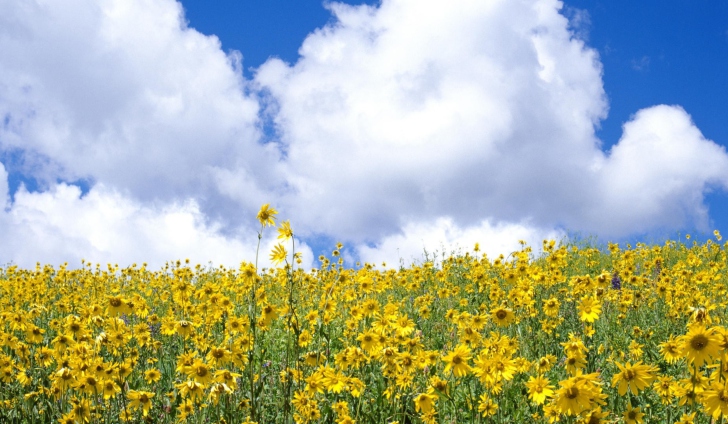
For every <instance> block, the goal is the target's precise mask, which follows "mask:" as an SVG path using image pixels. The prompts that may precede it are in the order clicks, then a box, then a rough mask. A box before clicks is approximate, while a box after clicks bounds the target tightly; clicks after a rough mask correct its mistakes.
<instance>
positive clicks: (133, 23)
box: [0, 0, 277, 199]
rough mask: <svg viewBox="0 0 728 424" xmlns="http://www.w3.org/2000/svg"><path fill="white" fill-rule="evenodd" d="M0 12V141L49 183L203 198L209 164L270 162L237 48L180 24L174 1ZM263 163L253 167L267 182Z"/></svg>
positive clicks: (43, 5) (38, 5)
mask: <svg viewBox="0 0 728 424" xmlns="http://www.w3.org/2000/svg"><path fill="white" fill-rule="evenodd" d="M0 16H2V18H0V19H2V24H0V51H2V52H3V58H2V60H1V62H0V81H2V82H3V83H2V84H0V117H4V125H2V127H0V146H1V147H2V148H3V149H5V150H9V149H20V150H22V151H23V152H24V157H25V162H26V163H25V165H26V171H29V172H32V173H33V174H34V176H35V177H36V178H39V179H41V180H42V181H44V182H45V183H46V184H52V183H54V182H55V181H56V179H59V178H60V179H62V180H66V181H73V180H76V179H90V180H93V181H99V182H103V183H106V184H110V185H113V186H115V187H119V188H123V189H128V190H129V191H130V192H131V193H133V194H134V196H136V197H138V198H142V199H152V198H158V197H163V198H167V199H169V198H173V197H175V196H185V195H190V194H192V195H197V196H199V195H200V194H201V193H204V192H205V190H207V189H209V188H210V187H213V186H214V179H215V172H216V171H217V170H220V169H237V168H246V167H247V168H251V169H254V168H255V167H256V164H259V163H262V162H270V160H269V159H270V158H272V159H273V160H275V157H276V155H277V153H276V152H275V151H273V150H271V149H270V148H268V149H266V148H263V147H261V146H260V145H259V144H258V143H257V139H258V133H259V130H258V129H257V119H258V118H257V114H258V103H257V101H256V100H255V99H252V98H251V97H250V96H249V95H247V94H246V82H245V81H244V80H243V78H242V76H241V73H240V68H241V66H242V65H241V60H242V57H241V56H240V54H239V53H231V54H227V55H226V54H225V53H223V52H222V50H221V48H220V41H219V40H218V39H217V37H215V36H214V35H203V34H201V33H199V32H197V31H195V30H194V29H191V28H188V27H187V25H186V23H185V20H184V15H183V9H182V6H181V5H180V4H179V3H177V2H175V1H173V0H153V1H152V0H134V1H128V0H118V1H116V0H115V1H108V2H102V3H99V2H93V1H86V0H71V1H67V2H62V3H61V2H32V1H30V2H20V3H17V2H2V4H0ZM266 157H267V158H269V159H265V158H266ZM265 169H266V168H264V167H261V168H259V169H255V170H254V171H255V172H251V174H252V175H255V176H256V178H260V179H264V180H265V181H270V177H269V176H268V175H266V171H265ZM259 181H260V180H258V181H256V184H257V183H258V182H259Z"/></svg>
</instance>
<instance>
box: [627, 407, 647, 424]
mask: <svg viewBox="0 0 728 424" xmlns="http://www.w3.org/2000/svg"><path fill="white" fill-rule="evenodd" d="M644 416H645V413H644V412H642V411H641V410H640V408H639V407H637V408H632V405H629V406H627V410H626V411H624V423H625V424H642V422H643V421H642V418H643V417H644Z"/></svg>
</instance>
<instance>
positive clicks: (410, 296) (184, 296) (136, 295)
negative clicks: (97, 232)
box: [0, 205, 728, 424]
mask: <svg viewBox="0 0 728 424" xmlns="http://www.w3.org/2000/svg"><path fill="white" fill-rule="evenodd" d="M276 215H277V211H276V210H275V209H273V208H271V207H270V206H269V205H264V207H263V208H261V211H260V213H259V214H258V219H259V220H260V223H261V227H260V233H259V240H260V239H261V238H262V233H263V231H264V230H265V229H266V228H268V227H271V226H275V225H276ZM278 231H279V239H280V240H281V244H279V245H277V246H276V247H275V248H274V249H273V251H272V253H271V259H272V260H273V262H274V263H277V264H278V265H277V267H276V268H274V269H258V267H257V265H256V264H255V263H248V262H244V263H242V264H241V266H240V267H239V268H238V269H227V268H225V267H217V268H204V267H201V266H199V265H198V266H196V267H190V266H189V264H187V263H186V262H185V263H182V262H176V263H172V264H169V265H168V266H166V267H165V268H163V269H162V270H159V271H150V270H148V269H147V267H146V266H145V265H142V266H141V267H139V266H136V265H134V266H131V267H129V268H124V269H119V267H118V266H111V265H109V266H107V267H106V268H102V267H101V266H99V265H95V266H94V265H92V264H88V263H84V267H83V268H82V269H78V270H70V269H68V268H67V266H61V267H60V268H58V269H55V268H53V267H51V266H45V267H41V266H40V265H39V266H37V267H36V268H35V269H32V270H26V269H19V268H17V267H15V266H8V267H5V268H0V317H1V318H2V322H1V323H0V348H1V350H0V421H2V422H22V421H23V420H27V421H35V422H49V423H50V422H54V423H55V422H59V423H69V424H70V423H89V422H90V423H97V422H99V423H100V422H104V423H113V422H145V421H146V422H162V423H173V422H187V421H188V420H189V421H190V422H228V423H233V422H235V423H237V422H246V423H252V422H259V423H276V422H279V423H284V422H285V423H288V422H297V423H315V422H322V423H324V422H326V423H332V422H335V423H409V422H424V423H435V422H446V423H450V422H499V423H500V422H535V423H554V422H569V423H573V422H583V423H607V422H624V423H642V422H655V423H658V422H659V423H663V422H668V423H693V422H695V423H709V422H712V421H711V420H716V421H717V420H723V419H724V416H726V415H728V329H727V328H726V327H724V326H723V325H722V323H724V322H725V315H726V297H727V294H728V278H727V277H726V265H727V264H728V261H727V258H726V249H725V246H722V245H721V244H719V243H718V242H719V241H720V235H719V234H717V233H716V238H717V240H718V242H715V241H712V240H711V241H708V242H706V243H704V244H698V243H695V242H693V244H692V245H691V246H688V245H685V244H683V243H679V242H674V241H668V242H666V243H665V244H664V245H662V246H646V245H637V246H636V247H634V248H632V247H631V246H626V247H625V248H620V247H619V246H617V245H614V244H610V245H609V246H608V249H604V251H601V250H599V249H597V248H594V247H592V246H590V245H588V244H586V243H583V244H582V245H577V244H575V243H562V244H558V245H557V243H556V242H554V241H545V242H544V244H543V249H542V251H543V254H540V255H538V256H536V255H534V254H533V253H532V251H531V249H530V248H529V247H527V246H526V245H525V243H524V244H523V248H522V249H521V250H520V251H518V252H513V253H512V254H510V255H509V256H507V257H505V256H500V257H497V258H488V257H487V256H485V255H482V254H480V252H479V249H478V247H477V246H476V248H475V249H474V251H473V252H467V253H465V254H460V255H453V256H450V257H448V258H446V259H444V260H442V261H441V262H440V263H438V264H437V265H436V264H434V263H433V262H431V261H425V262H424V263H422V264H419V265H418V264H413V265H412V266H410V267H408V268H404V267H402V268H400V269H398V270H379V269H378V268H377V266H375V265H374V264H364V265H363V266H357V267H355V268H346V267H344V266H343V259H342V258H341V256H340V252H341V249H342V248H343V246H341V245H338V246H337V249H336V250H335V251H334V252H333V255H332V258H331V259H329V258H325V257H321V258H320V261H321V266H320V267H319V268H317V269H313V270H309V271H305V270H302V269H300V268H298V267H297V266H296V265H297V263H298V262H299V261H298V259H299V257H298V256H297V254H295V253H294V252H295V244H294V241H295V237H294V233H293V230H292V229H291V225H290V223H288V222H284V223H281V224H280V225H279V226H278ZM288 249H290V251H289V250H288ZM256 261H257V259H256ZM721 422H722V421H721Z"/></svg>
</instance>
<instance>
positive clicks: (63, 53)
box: [0, 0, 728, 263]
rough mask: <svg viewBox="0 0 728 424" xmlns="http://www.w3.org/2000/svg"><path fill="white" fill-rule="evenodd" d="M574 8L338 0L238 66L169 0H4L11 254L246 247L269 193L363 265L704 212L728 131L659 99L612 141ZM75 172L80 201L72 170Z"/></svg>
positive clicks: (1, 63) (157, 254)
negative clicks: (267, 53)
mask: <svg viewBox="0 0 728 424" xmlns="http://www.w3.org/2000/svg"><path fill="white" fill-rule="evenodd" d="M562 6H563V4H562V3H561V2H559V1H557V0H519V1H510V0H495V1H488V2H483V1H479V0H464V1H461V2H459V4H458V7H449V6H445V5H444V4H443V3H442V2H440V1H437V0H418V1H412V0H384V1H382V2H381V4H379V5H378V6H367V5H361V6H350V5H346V4H341V3H327V6H326V7H328V8H329V9H330V11H331V13H332V14H333V16H334V19H333V20H332V21H331V23H329V24H328V25H326V26H324V27H322V28H319V29H316V30H315V31H313V32H312V33H311V34H310V35H309V36H308V37H307V38H306V39H305V40H303V41H302V44H301V47H300V50H299V53H300V58H299V60H297V61H296V62H295V63H291V64H289V63H284V62H283V61H281V60H279V59H275V58H273V59H270V60H268V61H267V62H266V63H265V64H263V65H262V66H261V67H260V68H259V69H258V70H257V71H256V72H255V76H254V77H253V79H252V80H246V79H245V78H244V77H243V75H242V73H241V72H240V69H241V67H242V60H243V57H242V54H244V53H245V52H242V54H240V53H236V52H232V53H228V54H226V53H224V52H222V50H221V47H220V42H219V40H218V39H217V38H216V37H215V36H214V35H204V34H201V33H199V32H198V31H196V30H194V29H193V28H190V27H189V26H188V25H187V23H186V21H185V16H184V10H183V8H182V6H181V5H180V4H179V3H177V2H175V1H173V0H110V1H107V2H103V3H98V2H93V1H90V0H70V1H67V2H63V4H60V3H58V4H57V3H54V2H3V3H0V51H2V52H3V55H2V57H1V58H0V150H1V151H2V152H5V153H7V152H13V154H16V153H18V152H19V153H18V154H16V155H15V156H14V157H16V156H17V157H20V158H22V160H21V161H20V163H19V164H18V163H13V164H12V166H13V170H11V172H20V173H25V174H26V175H29V176H31V177H33V178H35V179H37V180H39V181H40V182H41V187H40V190H39V192H33V193H30V192H27V191H25V190H23V189H21V190H20V191H18V192H17V193H15V194H14V196H13V197H14V201H13V202H12V203H10V202H9V200H8V199H9V198H8V188H7V185H8V184H7V177H6V178H0V196H1V197H0V198H2V199H5V208H4V212H3V215H2V216H1V218H0V219H1V220H2V221H1V224H0V225H1V226H0V229H1V230H2V231H3V235H5V234H8V235H9V237H10V238H12V239H13V240H14V241H13V242H12V243H11V244H7V245H6V246H5V247H3V248H2V249H5V250H3V253H4V255H6V257H7V258H9V259H13V260H17V261H27V262H33V263H34V262H35V261H36V260H45V261H49V262H58V261H61V260H69V261H70V259H64V258H74V260H75V259H76V258H78V259H79V260H80V257H84V258H87V259H89V260H96V259H93V258H99V259H98V260H99V261H107V260H108V261H114V262H120V263H122V262H124V261H136V262H142V261H145V260H146V261H147V262H149V261H151V259H149V258H154V260H157V261H163V260H167V259H174V258H175V257H177V256H179V257H187V256H190V257H194V258H200V260H208V259H210V260H213V262H224V261H227V260H233V259H235V258H238V259H239V258H240V257H242V258H245V257H246V256H247V257H248V258H250V255H252V252H254V241H255V240H253V242H246V241H242V240H244V237H241V236H240V234H248V235H249V233H250V232H252V233H253V235H254V232H255V230H254V228H255V222H254V217H255V212H256V211H257V208H258V207H259V206H260V204H262V203H269V202H270V203H272V204H274V205H275V206H276V207H277V208H278V209H279V210H281V212H282V213H281V215H285V218H290V219H291V221H292V222H293V225H294V229H295V230H296V231H297V233H298V234H299V235H302V236H304V238H305V237H311V236H314V235H324V236H326V237H329V238H335V239H337V240H341V241H343V242H345V244H347V245H348V246H355V247H356V252H355V254H356V255H358V257H360V259H362V260H363V261H371V262H381V261H385V260H386V261H388V262H392V261H396V260H397V259H398V258H399V257H402V258H404V259H406V260H409V259H410V258H411V257H416V256H417V255H418V254H419V253H420V252H422V250H423V249H428V250H429V249H438V248H440V247H442V248H443V249H445V250H448V249H452V248H453V246H461V247H466V248H471V247H472V244H474V243H475V242H476V241H478V242H480V243H481V246H482V247H483V249H484V250H485V251H486V252H489V253H492V254H493V255H495V254H496V252H497V251H498V250H500V249H505V250H514V246H515V245H514V244H513V243H516V244H517V241H518V239H525V240H527V241H529V242H530V243H533V244H540V239H542V238H553V237H556V238H558V236H559V235H561V234H562V233H561V230H559V229H563V228H566V229H569V230H576V231H581V232H583V233H588V234H596V235H600V236H606V237H624V236H628V235H630V234H634V233H635V232H639V233H644V232H649V231H651V230H656V229H661V230H662V229H677V228H681V227H687V226H703V227H705V226H707V225H708V222H709V214H708V211H707V206H706V205H705V202H704V199H703V196H704V194H705V193H706V192H707V191H709V190H722V189H726V188H728V166H726V165H728V155H726V152H725V150H724V149H723V148H722V147H720V146H719V145H718V144H716V143H715V142H713V141H711V140H707V139H705V138H704V137H703V136H702V134H701V133H700V131H699V129H698V128H697V127H696V126H695V125H694V123H693V122H692V121H691V119H690V116H689V115H688V113H687V112H686V111H684V110H682V109H681V108H680V107H679V106H665V105H660V106H655V107H651V108H647V109H644V110H641V111H636V114H635V116H634V117H633V118H632V119H631V120H630V121H629V122H627V123H625V126H624V134H623V136H622V138H621V139H620V140H619V142H618V143H617V144H616V145H615V146H614V147H612V149H611V150H610V151H609V152H605V151H603V150H602V148H601V141H600V140H599V139H598V138H597V137H596V135H595V128H596V127H597V126H598V125H599V123H600V122H601V120H603V119H604V118H605V117H606V116H607V113H608V99H607V98H606V95H605V92H604V88H603V83H602V67H601V64H600V61H599V56H598V54H597V52H596V51H595V50H594V49H592V48H590V47H589V46H588V45H587V44H586V40H587V39H588V28H589V17H588V15H587V14H584V13H583V12H582V11H577V10H571V11H564V10H563V9H562ZM565 15H567V16H568V17H569V19H567V17H566V16H565ZM269 124H272V125H273V126H274V127H275V131H274V132H266V134H264V131H262V128H267V126H268V125H269ZM6 165H7V168H8V169H10V165H8V163H6ZM0 174H1V175H0V177H2V176H3V175H6V174H7V173H6V172H5V167H3V169H2V173H0ZM77 179H83V180H85V181H89V182H90V186H91V188H90V190H89V192H88V193H86V194H85V195H83V196H81V193H80V191H79V190H78V188H76V187H75V186H72V185H67V184H64V183H61V184H59V183H58V181H59V180H60V181H66V182H68V181H74V180H77ZM175 226H178V227H179V228H180V230H179V231H174V227H175ZM251 229H253V230H251ZM246 232H247V233H246ZM104 234H110V235H111V236H113V237H109V238H105V237H103V235H104ZM4 238H7V237H4ZM114 238H115V239H117V240H118V242H116V243H112V242H111V240H112V239H114ZM43 240H46V242H42V241H43ZM64 240H68V242H64ZM270 243H272V241H270V242H269V244H270ZM509 243H510V244H509ZM269 247H270V246H266V248H269ZM516 247H517V246H516ZM238 252H240V253H241V255H240V256H238ZM396 252H399V253H396ZM144 255H147V257H146V258H144ZM264 256H267V255H264ZM107 258H108V259H107ZM112 258H114V259H112ZM386 258H389V259H386ZM235 260H237V259H235Z"/></svg>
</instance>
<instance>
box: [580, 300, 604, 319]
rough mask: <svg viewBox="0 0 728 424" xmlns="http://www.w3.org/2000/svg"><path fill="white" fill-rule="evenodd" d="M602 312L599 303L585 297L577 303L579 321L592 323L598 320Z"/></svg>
mask: <svg viewBox="0 0 728 424" xmlns="http://www.w3.org/2000/svg"><path fill="white" fill-rule="evenodd" d="M601 312H602V305H601V303H599V302H597V300H596V299H594V298H591V297H585V298H583V299H582V300H581V302H580V303H579V319H580V320H582V321H584V322H594V321H596V320H598V319H599V314H600V313H601Z"/></svg>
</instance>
